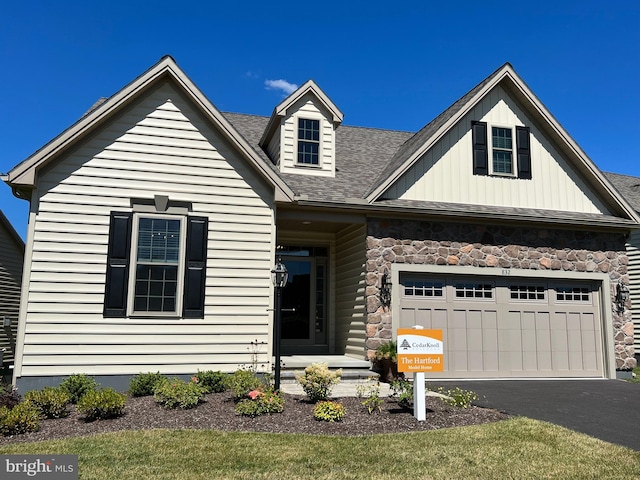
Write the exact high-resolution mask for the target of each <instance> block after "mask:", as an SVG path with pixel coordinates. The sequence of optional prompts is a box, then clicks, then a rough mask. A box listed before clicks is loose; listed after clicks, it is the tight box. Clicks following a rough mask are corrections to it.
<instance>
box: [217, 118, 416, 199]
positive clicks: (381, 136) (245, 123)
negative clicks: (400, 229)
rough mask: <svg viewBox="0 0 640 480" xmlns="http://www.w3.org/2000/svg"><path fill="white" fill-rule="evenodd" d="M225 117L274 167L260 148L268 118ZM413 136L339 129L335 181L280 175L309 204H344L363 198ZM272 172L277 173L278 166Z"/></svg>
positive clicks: (378, 130) (362, 129) (387, 131)
mask: <svg viewBox="0 0 640 480" xmlns="http://www.w3.org/2000/svg"><path fill="white" fill-rule="evenodd" d="M224 116H225V117H226V118H227V120H229V122H231V124H232V125H233V126H234V127H235V128H236V129H237V130H238V132H239V133H240V134H241V135H242V136H243V137H244V138H245V140H247V141H248V142H249V143H250V144H251V145H252V146H253V147H254V148H255V149H256V151H257V152H258V153H259V154H260V156H261V157H263V159H264V160H265V161H267V162H269V163H270V164H271V165H273V164H272V163H271V161H270V160H269V158H268V157H267V154H266V153H265V152H264V150H263V149H262V148H261V147H260V146H259V145H258V142H259V141H260V137H261V136H262V133H263V132H264V129H265V128H266V126H267V123H268V122H269V118H268V117H259V116H255V115H243V114H239V113H224ZM412 135H413V134H412V133H410V132H399V131H395V130H381V129H375V128H362V127H349V126H345V125H340V126H339V127H338V128H337V129H336V175H335V177H317V176H311V175H296V174H287V173H279V175H280V176H281V177H282V178H283V179H284V180H285V182H287V184H288V185H289V187H291V189H292V190H293V191H294V192H296V193H297V194H299V195H307V196H308V199H309V200H317V201H334V202H344V201H345V200H346V199H349V198H364V197H365V195H366V193H367V192H368V191H369V190H370V189H371V186H372V185H373V183H374V181H375V180H376V179H377V178H378V177H379V172H380V171H382V170H384V169H385V168H386V166H387V164H388V163H389V161H390V160H391V158H392V157H393V155H394V154H395V152H396V150H397V149H398V148H399V146H400V145H402V144H403V143H404V142H405V141H406V140H407V139H409V138H411V136H412ZM273 168H274V170H276V168H275V166H274V167H273Z"/></svg>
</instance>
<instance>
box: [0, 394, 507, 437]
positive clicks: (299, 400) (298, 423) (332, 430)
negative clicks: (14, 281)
mask: <svg viewBox="0 0 640 480" xmlns="http://www.w3.org/2000/svg"><path fill="white" fill-rule="evenodd" d="M334 400H337V401H340V402H341V403H342V404H343V405H344V406H345V408H346V410H347V415H346V417H345V418H344V420H343V421H342V422H338V423H330V422H322V421H317V420H315V419H314V418H313V407H314V404H313V403H310V402H309V401H308V400H307V399H306V397H303V396H298V395H286V394H285V410H284V412H283V413H279V414H274V415H264V416H260V417H256V418H249V417H243V416H239V415H236V414H235V412H234V405H235V404H234V402H233V398H232V396H231V394H230V393H229V392H225V393H214V394H209V395H205V397H204V402H203V403H202V404H200V405H198V407H196V408H194V409H190V410H179V409H178V410H167V409H165V408H163V407H161V406H160V405H159V404H157V403H156V402H155V401H154V399H153V397H138V398H135V397H128V398H127V405H126V408H125V414H124V415H123V416H122V417H119V418H114V419H110V420H96V421H93V422H86V421H84V420H83V419H82V417H81V416H80V415H79V414H78V412H76V410H75V406H73V405H71V406H70V412H71V413H70V415H69V416H68V417H66V418H62V419H55V420H43V421H42V423H41V426H40V430H39V431H37V432H33V433H26V434H22V435H15V436H10V437H2V436H0V445H7V444H14V443H22V442H36V441H41V440H53V439H59V438H68V437H79V436H85V435H94V434H99V433H105V432H114V431H120V430H148V429H156V428H163V429H194V430H195V429H198V430H204V429H210V430H221V431H234V432H267V433H304V434H313V435H367V434H377V433H401V432H419V431H426V430H434V429H439V428H449V427H461V426H466V425H478V424H483V423H489V422H496V421H499V420H503V419H505V418H508V415H507V414H505V413H502V412H499V411H497V410H492V409H487V408H481V407H476V406H472V407H471V408H468V409H462V408H456V407H450V406H448V405H446V404H445V403H444V402H442V401H441V400H440V399H438V398H435V397H427V420H426V421H425V422H419V421H417V420H416V419H415V418H414V417H413V412H411V411H408V410H404V409H401V408H400V407H399V406H398V404H397V403H396V402H395V400H394V399H392V398H385V399H384V403H383V404H382V411H381V412H379V411H377V410H376V411H374V412H373V413H372V414H369V413H368V412H367V410H366V408H365V407H364V406H362V404H361V403H360V400H359V399H358V398H354V397H345V398H341V399H334Z"/></svg>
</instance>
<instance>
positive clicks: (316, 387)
mask: <svg viewBox="0 0 640 480" xmlns="http://www.w3.org/2000/svg"><path fill="white" fill-rule="evenodd" d="M341 377H342V370H336V371H335V372H332V371H331V370H329V366H328V365H327V364H326V363H312V364H311V365H309V366H308V367H307V368H305V369H304V373H303V374H301V375H299V374H296V380H297V381H298V383H299V384H300V385H301V386H302V389H303V390H304V393H306V394H307V397H309V400H311V401H312V402H317V401H320V400H326V399H327V398H328V397H329V395H330V394H331V389H332V388H333V386H334V385H336V384H337V383H338V382H340V378H341Z"/></svg>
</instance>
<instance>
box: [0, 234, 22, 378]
mask: <svg viewBox="0 0 640 480" xmlns="http://www.w3.org/2000/svg"><path fill="white" fill-rule="evenodd" d="M23 257H24V249H23V246H22V245H19V244H18V243H17V242H16V240H15V239H14V238H13V232H9V231H8V230H7V229H6V228H5V226H4V224H3V223H2V222H1V221H0V350H1V349H3V348H4V349H5V352H4V357H3V363H4V364H5V365H8V364H11V363H13V359H14V353H15V352H14V348H15V340H16V338H17V328H18V312H19V310H20V287H21V284H22V262H23ZM5 316H6V317H8V318H9V319H11V327H9V328H5V327H3V324H2V322H3V318H4V317H5ZM0 366H1V365H0Z"/></svg>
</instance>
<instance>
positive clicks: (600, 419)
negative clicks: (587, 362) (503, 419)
mask: <svg viewBox="0 0 640 480" xmlns="http://www.w3.org/2000/svg"><path fill="white" fill-rule="evenodd" d="M427 384H429V382H428V383H427ZM433 385H442V386H444V387H445V388H453V387H455V386H459V387H460V388H463V389H465V390H473V391H474V392H476V393H477V394H478V397H479V399H478V400H477V401H476V402H475V403H476V404H477V405H479V406H483V407H489V408H495V409H497V410H502V411H505V412H507V413H509V414H512V415H520V416H524V417H529V418H535V419H537V420H544V421H546V422H551V423H555V424H556V425H561V426H563V427H566V428H569V429H571V430H575V431H577V432H582V433H586V434H587V435H590V436H592V437H596V438H599V439H601V440H604V441H606V442H611V443H616V444H618V445H623V446H625V447H629V448H632V449H634V450H637V451H640V384H637V383H636V384H633V383H629V382H625V381H622V380H483V381H460V382H457V381H456V382H442V383H440V384H438V383H437V382H433Z"/></svg>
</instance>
